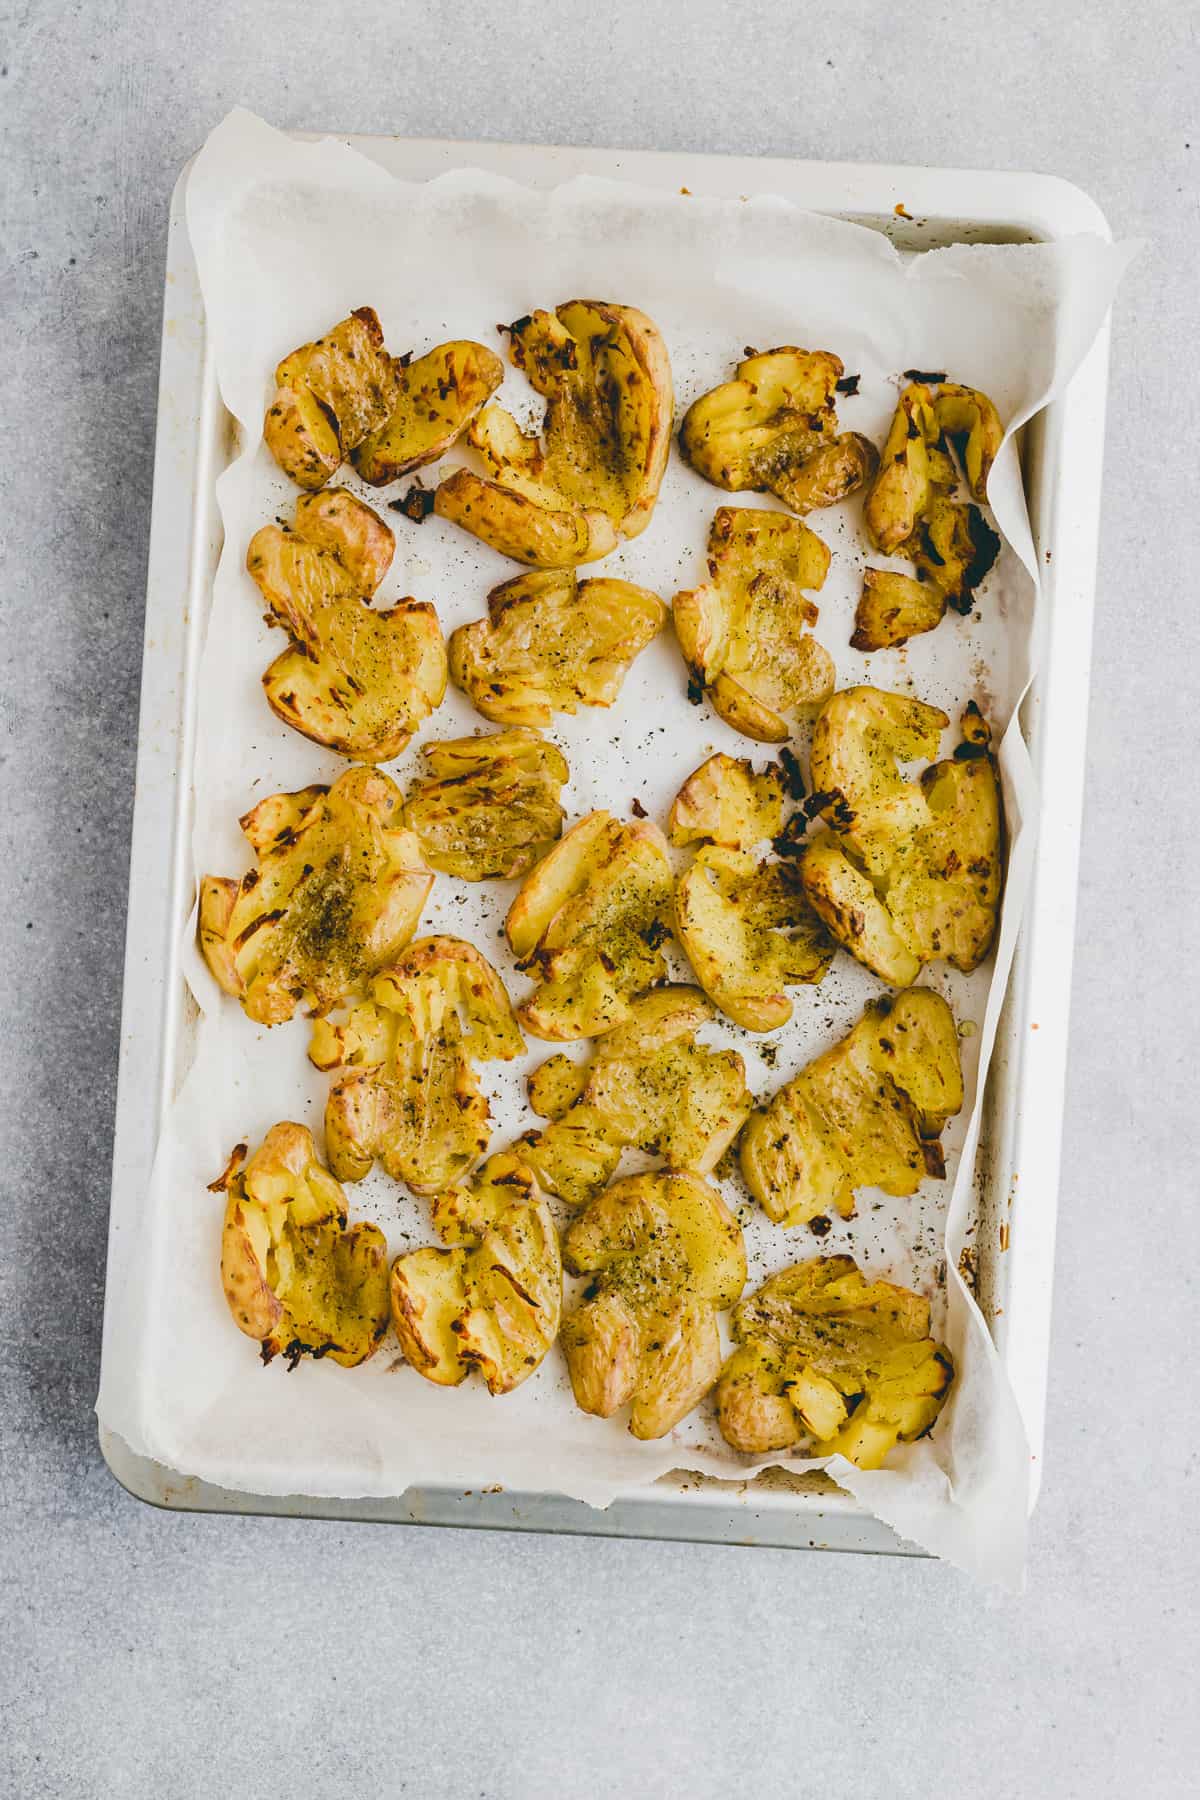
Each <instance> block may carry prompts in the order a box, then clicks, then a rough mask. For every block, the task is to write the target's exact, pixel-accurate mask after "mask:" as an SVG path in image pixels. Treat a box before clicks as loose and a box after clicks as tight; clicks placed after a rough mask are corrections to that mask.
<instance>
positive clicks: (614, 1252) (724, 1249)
mask: <svg viewBox="0 0 1200 1800" xmlns="http://www.w3.org/2000/svg"><path fill="white" fill-rule="evenodd" d="M563 1261H564V1263H565V1264H566V1266H567V1268H568V1269H569V1270H570V1271H571V1273H572V1274H574V1275H588V1276H590V1277H591V1278H592V1279H591V1280H590V1281H589V1283H588V1288H587V1298H586V1299H585V1300H584V1302H583V1304H582V1305H581V1306H579V1307H578V1308H577V1309H576V1311H575V1312H573V1313H572V1314H570V1315H569V1316H568V1317H567V1318H566V1319H565V1320H564V1321H563V1325H562V1333H561V1339H562V1347H563V1351H564V1353H565V1355H566V1359H567V1368H568V1370H569V1371H570V1376H571V1386H572V1389H573V1391H574V1394H575V1400H576V1404H577V1405H578V1406H579V1407H580V1408H581V1409H582V1410H583V1411H584V1412H587V1413H594V1414H597V1415H599V1417H601V1418H609V1417H610V1416H611V1415H612V1414H613V1413H614V1412H616V1411H617V1409H618V1408H619V1407H621V1406H624V1405H625V1404H626V1403H627V1402H628V1403H629V1429H630V1431H631V1432H632V1433H633V1435H634V1437H638V1438H659V1437H664V1436H665V1435H666V1433H667V1432H668V1431H670V1430H672V1429H673V1427H674V1426H676V1425H677V1424H678V1423H679V1421H680V1419H682V1418H684V1417H685V1416H686V1415H687V1414H688V1413H689V1412H691V1410H692V1408H693V1407H694V1406H696V1405H698V1403H699V1402H700V1401H701V1400H702V1399H703V1398H704V1396H705V1394H706V1393H707V1392H708V1391H709V1389H710V1388H711V1386H712V1385H713V1383H714V1381H715V1380H716V1379H717V1375H718V1373H719V1372H720V1367H721V1340H720V1334H719V1332H718V1329H717V1312H718V1310H719V1309H721V1308H723V1307H727V1306H732V1304H733V1302H734V1301H735V1300H736V1299H737V1297H738V1295H739V1294H740V1293H741V1291H742V1288H743V1287H744V1286H745V1283H746V1249H745V1245H744V1243H743V1242H742V1233H741V1230H740V1228H739V1226H738V1223H737V1221H736V1219H735V1218H734V1217H733V1215H732V1213H731V1212H730V1211H729V1209H728V1207H727V1206H726V1205H725V1202H724V1201H723V1200H722V1199H721V1196H720V1195H719V1194H718V1193H717V1191H716V1189H715V1188H712V1187H710V1186H709V1185H708V1183H707V1182H706V1181H702V1180H701V1179H700V1177H699V1176H698V1175H689V1174H682V1173H677V1172H672V1171H666V1172H664V1173H662V1174H656V1175H631V1176H629V1177H627V1178H626V1179H625V1180H624V1181H618V1182H616V1183H614V1185H613V1186H612V1187H610V1188H608V1189H606V1190H605V1192H604V1193H602V1194H598V1195H597V1196H596V1198H595V1199H594V1200H593V1201H592V1202H591V1203H590V1205H588V1206H587V1207H586V1208H585V1209H584V1211H583V1212H582V1213H580V1215H579V1217H578V1218H577V1219H576V1220H575V1221H574V1223H573V1224H572V1226H571V1228H570V1230H569V1231H568V1232H567V1235H566V1238H565V1240H564V1242H563Z"/></svg>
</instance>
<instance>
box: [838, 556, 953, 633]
mask: <svg viewBox="0 0 1200 1800" xmlns="http://www.w3.org/2000/svg"><path fill="white" fill-rule="evenodd" d="M945 613H946V596H945V595H944V594H943V593H941V592H940V590H939V589H938V588H935V587H934V586H933V585H932V584H931V583H930V582H926V581H915V580H914V579H913V577H912V576H911V575H901V574H899V573H898V572H897V571H896V570H894V569H864V570H863V584H862V593H861V595H860V596H859V601H858V607H857V610H856V611H855V614H854V631H853V634H852V636H851V638H850V644H851V647H852V648H853V649H855V650H891V649H896V648H898V647H899V646H900V645H901V644H907V642H908V640H909V638H911V637H919V636H920V634H921V632H923V631H932V630H933V629H934V627H935V626H936V625H940V624H941V622H942V619H943V618H944V617H945Z"/></svg>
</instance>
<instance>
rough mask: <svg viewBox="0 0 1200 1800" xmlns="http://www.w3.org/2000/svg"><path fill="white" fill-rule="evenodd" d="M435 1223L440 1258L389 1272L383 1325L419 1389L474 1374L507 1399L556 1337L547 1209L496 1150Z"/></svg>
mask: <svg viewBox="0 0 1200 1800" xmlns="http://www.w3.org/2000/svg"><path fill="white" fill-rule="evenodd" d="M433 1218H434V1224H435V1226H436V1227H437V1229H438V1231H439V1232H440V1233H441V1236H442V1238H443V1241H444V1242H445V1244H446V1245H447V1246H448V1248H446V1249H438V1248H436V1247H433V1246H431V1247H429V1248H427V1249H424V1250H415V1251H413V1252H411V1253H410V1254H409V1255H407V1256H398V1257H397V1258H396V1260H395V1262H394V1263H393V1264H392V1278H391V1302H392V1322H393V1324H394V1326H395V1328H396V1336H397V1337H398V1338H399V1340H400V1345H401V1348H402V1349H403V1351H404V1354H405V1356H406V1357H407V1358H408V1360H409V1362H410V1363H411V1364H412V1366H413V1368H414V1369H416V1371H417V1373H418V1374H419V1375H423V1376H424V1377H425V1379H426V1380H427V1381H434V1382H437V1383H439V1384H440V1385H442V1386H444V1387H456V1386H457V1385H458V1383H459V1382H460V1381H463V1380H465V1378H466V1376H467V1375H468V1374H469V1373H470V1371H471V1370H472V1369H478V1370H479V1372H480V1374H481V1375H482V1376H483V1378H484V1380H485V1381H486V1383H487V1386H488V1391H489V1392H490V1393H493V1394H510V1393H511V1392H512V1391H513V1389H514V1388H517V1387H519V1386H520V1385H521V1383H522V1382H523V1381H526V1380H527V1379H528V1378H529V1376H530V1375H532V1374H533V1372H534V1370H535V1369H537V1368H538V1367H539V1366H540V1364H541V1362H542V1360H543V1358H544V1357H545V1355H546V1352H547V1351H548V1350H549V1348H550V1346H551V1344H552V1343H553V1342H554V1339H555V1337H556V1336H557V1335H558V1323H559V1316H560V1313H561V1309H562V1257H561V1253H560V1251H559V1243H558V1233H557V1231H556V1230H555V1227H554V1220H553V1219H552V1218H551V1216H550V1209H549V1207H548V1206H547V1205H546V1202H545V1200H544V1198H543V1197H542V1194H541V1192H540V1190H539V1188H538V1185H537V1181H536V1180H535V1178H534V1176H533V1174H532V1172H531V1171H530V1170H529V1168H528V1167H526V1165H525V1164H524V1163H523V1162H522V1161H521V1159H520V1157H519V1156H516V1155H514V1154H512V1153H511V1152H510V1151H502V1152H501V1153H500V1154H499V1155H496V1156H493V1157H491V1158H490V1160H489V1161H488V1162H487V1163H486V1164H485V1165H484V1167H483V1168H482V1169H480V1170H479V1172H478V1174H477V1175H476V1176H475V1177H474V1179H473V1180H472V1182H471V1183H470V1184H469V1185H466V1186H462V1187H455V1188H451V1189H449V1190H448V1191H447V1192H445V1193H443V1194H440V1195H439V1196H438V1198H437V1200H436V1201H435V1202H434V1209H433Z"/></svg>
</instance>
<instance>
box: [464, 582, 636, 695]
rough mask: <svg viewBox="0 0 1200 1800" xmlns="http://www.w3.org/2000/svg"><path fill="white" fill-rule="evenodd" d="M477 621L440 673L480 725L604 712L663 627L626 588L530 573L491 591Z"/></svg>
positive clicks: (627, 584)
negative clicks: (584, 710)
mask: <svg viewBox="0 0 1200 1800" xmlns="http://www.w3.org/2000/svg"><path fill="white" fill-rule="evenodd" d="M487 606H488V612H487V618H486V619H476V620H474V621H473V622H472V623H471V624H470V625H460V626H459V628H458V630H457V631H455V632H452V633H451V636H450V673H451V675H452V677H453V679H454V682H455V685H456V686H458V687H460V688H461V689H462V690H463V692H464V694H466V695H467V697H468V698H469V700H470V701H471V704H472V705H473V706H474V707H475V708H476V710H477V711H478V712H481V713H482V714H483V716H484V718H485V719H494V720H495V722H496V723H497V724H498V725H548V724H549V723H550V721H551V719H552V718H553V716H554V714H555V713H556V712H565V713H573V712H577V711H578V710H579V708H580V707H581V706H611V705H612V703H613V701H614V700H615V699H616V697H617V695H618V694H619V693H620V691H621V683H622V682H623V681H624V679H625V677H626V675H627V674H628V673H629V669H630V665H631V664H632V662H633V659H634V657H635V656H638V655H639V654H640V653H641V652H642V651H643V650H644V649H645V648H646V645H647V644H649V643H650V642H651V640H652V639H653V638H655V637H657V635H658V633H659V632H660V631H661V630H662V628H663V626H664V625H665V624H666V619H667V609H666V607H665V606H664V605H663V603H662V601H661V600H660V599H659V598H658V595H657V594H652V593H651V592H650V590H649V589H648V588H641V587H635V586H634V585H633V583H632V582H631V581H608V580H605V579H603V578H600V579H596V580H592V581H577V580H576V577H575V571H574V570H573V569H551V570H538V571H536V572H535V573H533V574H531V575H518V576H517V577H516V579H515V580H513V581H506V582H503V583H502V584H501V586H500V587H496V588H493V589H492V591H491V593H490V594H489V595H488V599H487Z"/></svg>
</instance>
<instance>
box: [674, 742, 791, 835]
mask: <svg viewBox="0 0 1200 1800" xmlns="http://www.w3.org/2000/svg"><path fill="white" fill-rule="evenodd" d="M782 826H783V777H782V776H781V774H780V772H779V768H778V765H776V764H771V765H770V766H769V767H768V768H766V769H764V770H763V772H762V773H761V774H757V773H756V772H755V770H754V768H753V767H752V765H751V763H750V760H749V758H748V757H734V756H726V755H725V753H724V751H721V750H718V751H717V752H716V753H715V754H714V755H712V756H710V757H709V758H708V760H707V762H703V763H701V765H700V767H699V768H698V769H693V771H692V773H691V774H690V775H689V776H688V778H687V780H686V781H685V782H684V784H683V786H682V787H681V788H680V790H679V792H678V793H677V794H676V796H675V799H674V801H673V802H672V805H671V816H670V818H669V819H668V821H667V835H668V837H669V838H670V840H671V842H672V843H673V844H674V845H676V846H677V847H681V846H683V845H686V844H695V843H700V844H719V845H721V846H722V847H723V848H725V849H728V850H752V849H753V848H754V846H755V845H756V844H761V843H763V842H764V841H765V840H768V839H771V838H775V837H778V835H779V832H780V830H781V828H782Z"/></svg>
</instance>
